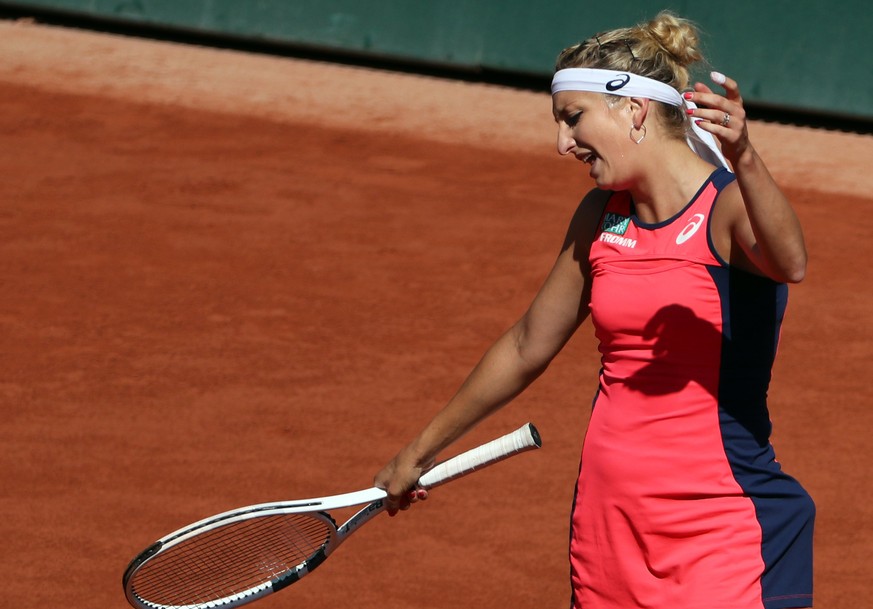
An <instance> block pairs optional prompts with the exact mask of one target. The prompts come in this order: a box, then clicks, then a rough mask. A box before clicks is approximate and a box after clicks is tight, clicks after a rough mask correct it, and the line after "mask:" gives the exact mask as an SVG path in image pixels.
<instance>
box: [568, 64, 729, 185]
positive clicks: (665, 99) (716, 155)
mask: <svg viewBox="0 0 873 609" xmlns="http://www.w3.org/2000/svg"><path fill="white" fill-rule="evenodd" d="M559 91H588V92H590V93H604V94H607V95H620V96H622V97H645V98H647V99H652V100H655V101H659V102H662V103H665V104H669V105H671V106H682V105H685V106H686V107H688V108H696V107H697V106H695V105H694V102H691V101H688V100H686V99H685V98H684V97H682V95H680V94H679V91H677V90H676V89H674V88H673V87H671V86H670V85H668V84H667V83H663V82H661V81H659V80H654V79H652V78H647V77H645V76H640V75H639V74H630V73H628V72H614V71H612V70H599V69H595V68H566V69H564V70H558V71H557V72H555V76H554V78H552V95H554V94H555V93H557V92H559ZM686 140H687V141H688V145H689V146H690V147H691V149H692V150H693V151H694V152H696V153H697V155H698V156H700V157H701V158H702V159H704V160H705V161H708V162H710V163H712V164H713V165H715V166H722V167H726V168H727V169H730V167H729V165H728V163H727V161H726V160H725V158H724V156H723V155H722V153H721V150H720V149H719V147H718V145H717V144H716V142H715V138H714V137H713V136H712V134H711V133H709V132H708V131H704V130H703V129H701V128H700V127H698V126H697V124H696V123H695V122H694V121H691V133H689V134H688V137H687V138H686Z"/></svg>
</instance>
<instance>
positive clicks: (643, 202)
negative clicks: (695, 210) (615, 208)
mask: <svg viewBox="0 0 873 609" xmlns="http://www.w3.org/2000/svg"><path fill="white" fill-rule="evenodd" d="M647 143H648V142H647ZM652 144H653V145H654V142H652ZM644 145H645V144H644ZM657 147H658V150H654V151H652V150H650V151H647V153H648V154H646V158H647V159H648V162H647V163H646V165H644V166H643V167H642V168H641V171H640V175H639V177H638V179H637V180H635V181H634V184H633V185H632V186H631V187H629V188H628V191H629V192H630V193H631V196H632V197H633V200H634V206H635V208H636V214H637V216H638V217H639V218H640V220H642V221H643V222H646V223H648V224H655V223H658V222H664V221H665V220H668V219H670V218H672V217H673V216H675V215H676V214H677V213H678V212H679V211H680V210H681V209H682V208H683V207H685V205H686V204H687V203H688V202H689V201H690V200H691V197H693V196H694V195H695V194H696V193H697V191H698V190H699V189H700V186H701V184H703V182H704V181H705V180H706V178H708V177H709V175H710V174H711V173H712V171H713V167H712V165H710V164H709V163H707V162H706V161H704V160H702V159H701V158H700V157H699V156H697V155H696V154H695V153H694V152H693V151H692V150H691V149H690V148H689V147H688V144H686V143H685V142H684V141H681V140H668V141H664V142H662V143H660V145H657Z"/></svg>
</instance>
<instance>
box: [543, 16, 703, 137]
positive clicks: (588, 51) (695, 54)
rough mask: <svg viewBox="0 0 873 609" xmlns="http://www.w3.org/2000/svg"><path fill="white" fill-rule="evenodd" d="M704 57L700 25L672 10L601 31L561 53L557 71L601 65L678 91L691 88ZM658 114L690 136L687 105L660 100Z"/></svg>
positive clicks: (679, 133)
mask: <svg viewBox="0 0 873 609" xmlns="http://www.w3.org/2000/svg"><path fill="white" fill-rule="evenodd" d="M699 61H704V58H703V53H702V52H701V50H700V34H699V31H698V28H697V26H696V25H695V24H694V23H692V22H691V21H689V20H688V19H683V18H682V17H678V16H676V15H675V14H673V13H671V12H670V11H662V12H660V13H658V14H657V15H656V16H655V18H654V19H652V20H651V21H648V22H646V23H640V24H637V25H635V26H633V27H629V28H619V29H615V30H610V31H608V32H601V33H600V34H597V35H595V36H592V37H591V38H589V39H587V40H585V41H583V42H580V43H579V44H575V45H573V46H571V47H568V48H566V49H564V50H563V51H561V53H560V54H559V55H558V59H557V60H556V62H555V70H556V71H557V70H563V69H565V68H600V69H605V70H615V71H617V72H630V73H631V74H639V75H640V76H646V77H648V78H652V79H654V80H659V81H661V82H663V83H667V84H668V85H670V86H672V87H673V88H675V89H676V90H678V91H682V90H683V89H687V88H688V84H689V82H688V81H689V69H688V68H689V67H690V66H691V65H693V64H694V63H696V62H699ZM655 107H656V108H657V110H658V114H659V115H660V117H661V118H662V120H663V121H664V123H665V125H666V126H667V127H668V129H669V130H670V131H671V132H672V133H673V134H674V135H676V136H677V137H684V133H685V131H686V129H687V128H688V117H687V116H686V114H685V111H684V110H683V109H682V108H681V107H674V106H668V105H665V104H661V103H657V102H655Z"/></svg>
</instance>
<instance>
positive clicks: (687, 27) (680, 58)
mask: <svg viewBox="0 0 873 609" xmlns="http://www.w3.org/2000/svg"><path fill="white" fill-rule="evenodd" d="M638 27H639V29H640V39H641V41H643V40H645V39H647V38H648V39H650V40H652V41H653V42H654V43H655V44H657V46H659V47H660V48H661V49H662V50H663V51H666V52H667V54H669V55H670V58H671V59H672V60H673V61H675V62H676V63H677V64H679V65H680V66H682V67H688V66H690V65H691V64H693V63H695V62H697V61H701V60H702V59H703V54H702V53H701V51H700V35H699V33H698V29H697V26H696V25H695V24H694V23H693V22H691V21H689V20H688V19H683V18H682V17H677V16H676V15H674V14H673V13H671V12H670V11H661V12H660V13H658V14H657V15H656V16H655V17H654V18H653V19H652V20H651V21H649V22H648V23H644V24H640V25H639V26H638ZM653 50H654V49H653Z"/></svg>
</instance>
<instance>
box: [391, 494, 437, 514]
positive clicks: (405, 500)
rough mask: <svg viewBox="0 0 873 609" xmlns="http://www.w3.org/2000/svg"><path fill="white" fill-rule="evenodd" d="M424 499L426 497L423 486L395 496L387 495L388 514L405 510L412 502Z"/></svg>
mask: <svg viewBox="0 0 873 609" xmlns="http://www.w3.org/2000/svg"><path fill="white" fill-rule="evenodd" d="M425 499H427V491H426V490H424V489H423V488H418V489H412V490H411V491H409V492H407V493H403V494H401V495H400V496H396V497H391V496H390V495H389V497H388V500H387V503H386V505H387V512H388V515H389V516H396V515H397V512H400V511H403V512H405V511H406V510H408V509H409V508H410V507H412V504H413V503H417V502H419V501H424V500H425Z"/></svg>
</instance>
